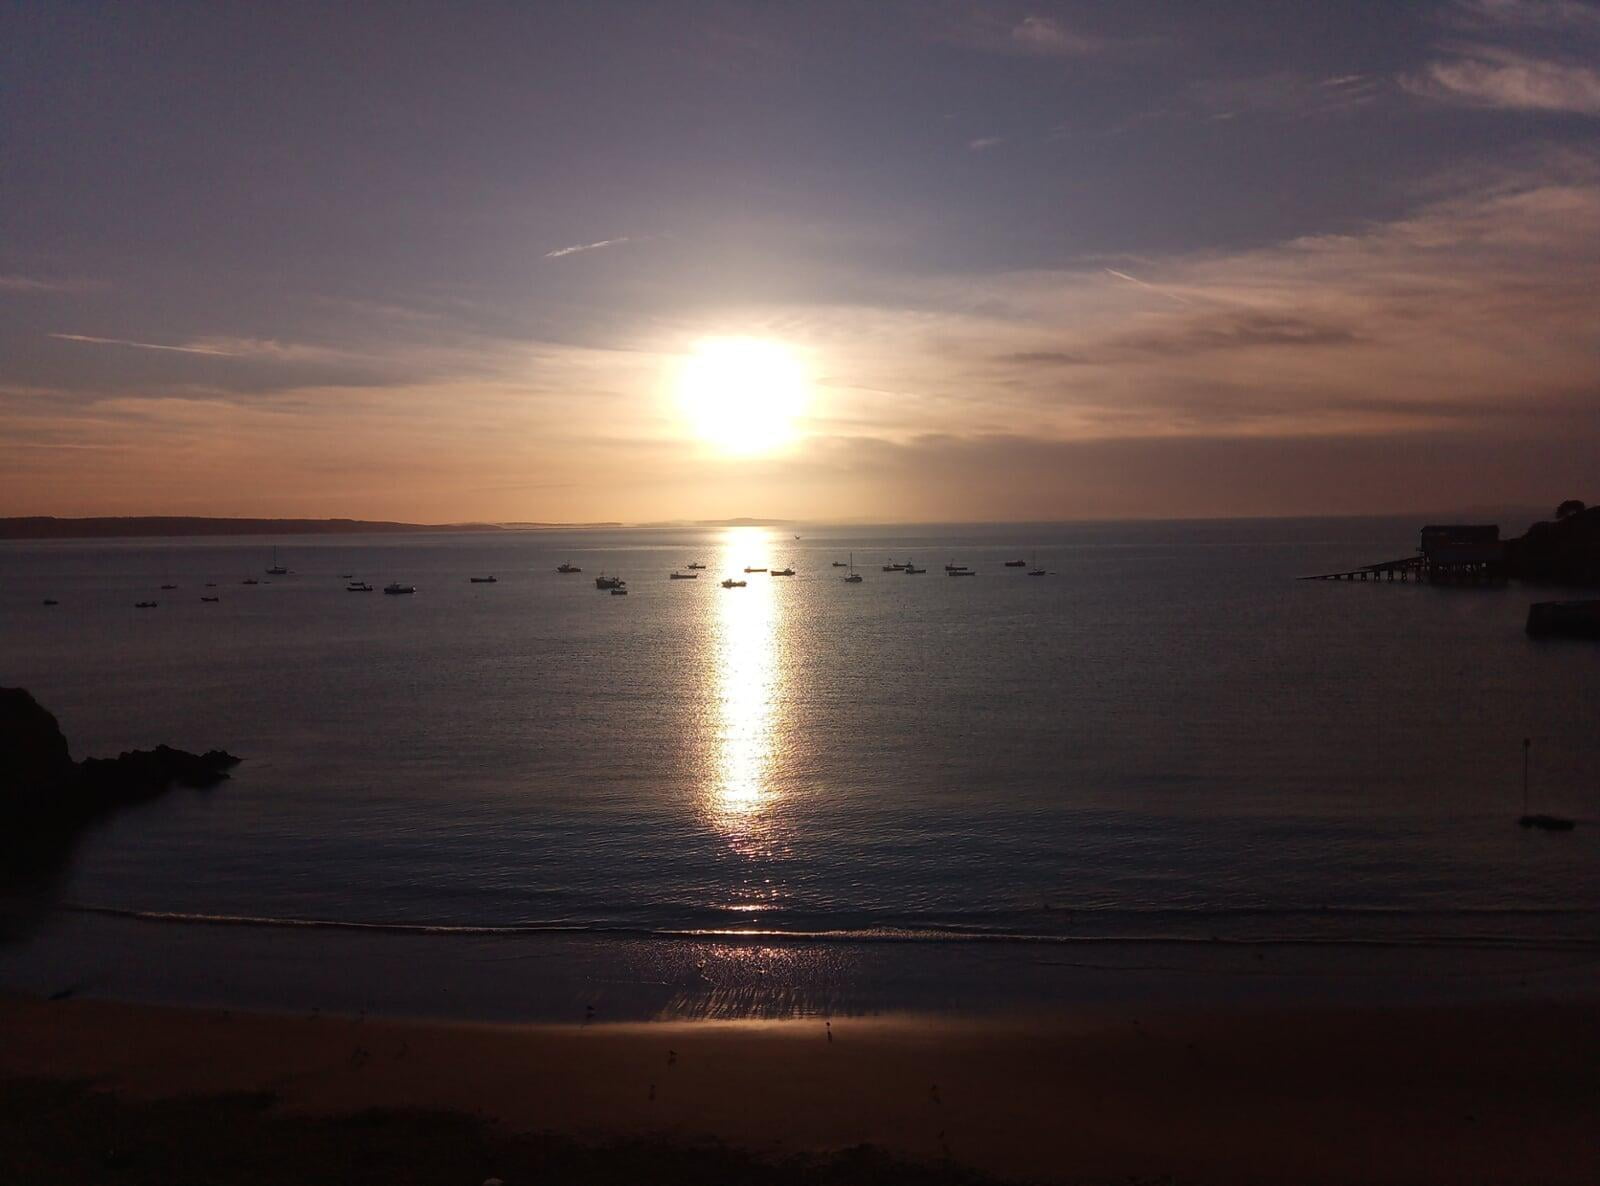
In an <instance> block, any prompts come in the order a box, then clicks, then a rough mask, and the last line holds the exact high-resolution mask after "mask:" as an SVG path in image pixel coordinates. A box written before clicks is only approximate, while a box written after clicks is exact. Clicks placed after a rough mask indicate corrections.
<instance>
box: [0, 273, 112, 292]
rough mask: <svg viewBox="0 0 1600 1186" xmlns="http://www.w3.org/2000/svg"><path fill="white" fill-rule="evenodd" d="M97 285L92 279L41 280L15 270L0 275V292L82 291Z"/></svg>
mask: <svg viewBox="0 0 1600 1186" xmlns="http://www.w3.org/2000/svg"><path fill="white" fill-rule="evenodd" d="M98 287H100V285H99V283H98V282H97V281H93V280H42V279H40V278H39V277H37V276H21V275H18V274H17V273H15V272H12V273H10V274H8V275H4V276H0V292H83V291H85V290H87V289H91V288H98Z"/></svg>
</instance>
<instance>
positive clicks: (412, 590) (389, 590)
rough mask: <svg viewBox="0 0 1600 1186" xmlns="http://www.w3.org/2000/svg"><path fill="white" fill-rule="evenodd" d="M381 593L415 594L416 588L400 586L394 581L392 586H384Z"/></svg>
mask: <svg viewBox="0 0 1600 1186" xmlns="http://www.w3.org/2000/svg"><path fill="white" fill-rule="evenodd" d="M383 591H384V592H385V593H388V594H391V595H395V594H400V593H415V592H416V591H417V587H416V586H415V585H402V584H401V583H400V582H399V581H395V582H394V583H393V584H390V585H385V586H384V587H383Z"/></svg>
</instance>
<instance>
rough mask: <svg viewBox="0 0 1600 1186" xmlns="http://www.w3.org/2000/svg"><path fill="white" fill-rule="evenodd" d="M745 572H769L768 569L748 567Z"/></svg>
mask: <svg viewBox="0 0 1600 1186" xmlns="http://www.w3.org/2000/svg"><path fill="white" fill-rule="evenodd" d="M745 571H746V572H766V571H767V570H766V569H764V568H751V567H748V566H747V567H746V568H745Z"/></svg>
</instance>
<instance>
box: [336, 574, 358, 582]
mask: <svg viewBox="0 0 1600 1186" xmlns="http://www.w3.org/2000/svg"><path fill="white" fill-rule="evenodd" d="M339 579H340V580H341V581H353V580H355V579H356V574H355V573H353V572H341V573H340V574H339Z"/></svg>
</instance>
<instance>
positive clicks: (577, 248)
mask: <svg viewBox="0 0 1600 1186" xmlns="http://www.w3.org/2000/svg"><path fill="white" fill-rule="evenodd" d="M632 242H633V239H632V238H630V237H629V236H627V235H623V236H621V237H620V238H617V239H599V240H596V241H595V242H593V243H574V244H572V246H570V247H557V248H556V249H555V250H554V251H547V252H545V253H544V257H545V259H560V258H561V257H562V256H566V255H577V254H578V253H579V252H582V251H599V250H600V249H601V248H602V247H618V246H621V245H622V244H623V243H632Z"/></svg>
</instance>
